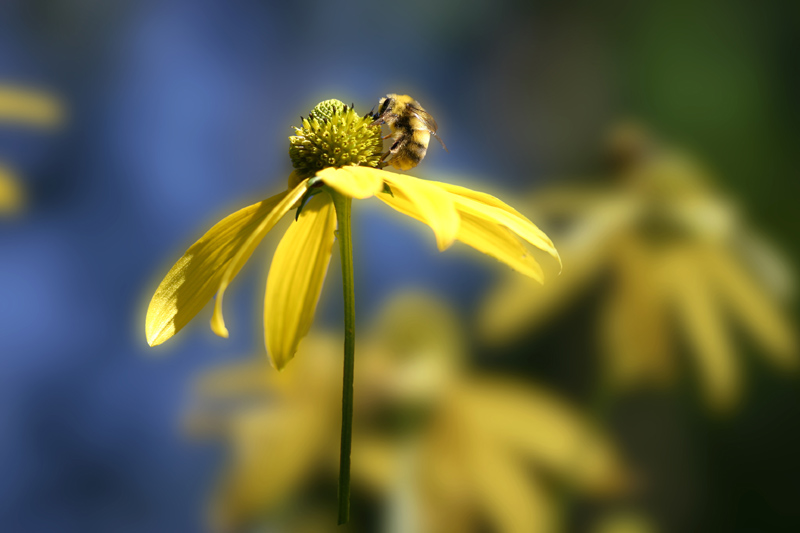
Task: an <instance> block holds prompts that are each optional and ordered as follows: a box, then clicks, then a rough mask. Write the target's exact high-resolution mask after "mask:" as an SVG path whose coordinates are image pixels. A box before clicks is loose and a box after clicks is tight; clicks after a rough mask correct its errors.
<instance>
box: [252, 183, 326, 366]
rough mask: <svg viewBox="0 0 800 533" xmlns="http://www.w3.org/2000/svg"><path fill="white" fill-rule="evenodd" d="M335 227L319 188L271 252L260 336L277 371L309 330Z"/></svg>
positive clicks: (287, 360)
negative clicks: (272, 256) (261, 333)
mask: <svg viewBox="0 0 800 533" xmlns="http://www.w3.org/2000/svg"><path fill="white" fill-rule="evenodd" d="M335 230H336V212H335V210H334V207H333V202H332V201H331V198H330V195H328V193H327V192H324V191H322V192H320V193H319V194H317V195H315V196H314V197H312V198H311V199H310V200H309V201H308V203H307V204H306V206H305V207H304V208H303V211H302V213H300V217H299V218H298V219H297V220H296V221H294V222H293V223H292V225H291V226H290V227H289V230H288V231H287V232H286V235H284V236H283V239H281V242H280V244H278V248H277V250H276V251H275V257H274V258H273V259H272V266H271V267H270V270H269V276H268V278H267V292H266V295H265V297H264V340H265V343H266V346H267V353H268V354H269V357H270V360H271V362H272V364H273V366H275V368H277V369H278V370H280V369H282V368H283V367H284V366H285V365H286V363H287V362H289V360H290V359H291V358H292V357H294V354H295V352H296V351H297V346H298V345H299V344H300V341H301V340H302V338H303V337H305V336H306V334H307V333H308V330H309V329H310V328H311V322H312V321H313V319H314V311H315V310H316V307H317V301H318V300H319V295H320V291H321V290H322V282H323V281H324V280H325V273H326V272H327V270H328V263H329V262H330V259H331V248H332V247H333V241H334V239H335V234H334V231H335Z"/></svg>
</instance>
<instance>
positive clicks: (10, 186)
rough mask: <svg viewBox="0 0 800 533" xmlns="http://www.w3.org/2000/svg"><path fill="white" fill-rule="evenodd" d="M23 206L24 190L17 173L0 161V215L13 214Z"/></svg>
mask: <svg viewBox="0 0 800 533" xmlns="http://www.w3.org/2000/svg"><path fill="white" fill-rule="evenodd" d="M24 207H25V190H24V189H23V188H22V184H21V182H20V180H19V177H18V176H17V174H16V173H15V172H14V171H13V170H11V168H9V167H7V166H5V165H3V164H2V163H0V216H8V215H15V214H17V213H19V212H20V211H22V209H23V208H24Z"/></svg>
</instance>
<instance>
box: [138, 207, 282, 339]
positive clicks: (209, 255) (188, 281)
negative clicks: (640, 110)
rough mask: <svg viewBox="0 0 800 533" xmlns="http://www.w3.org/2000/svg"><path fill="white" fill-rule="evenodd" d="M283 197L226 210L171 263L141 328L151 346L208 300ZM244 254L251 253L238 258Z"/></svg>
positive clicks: (180, 325) (168, 335) (194, 313)
mask: <svg viewBox="0 0 800 533" xmlns="http://www.w3.org/2000/svg"><path fill="white" fill-rule="evenodd" d="M286 198H287V193H286V192H283V193H281V194H278V195H275V196H273V197H271V198H268V199H267V200H264V201H262V202H259V203H257V204H253V205H251V206H248V207H245V208H244V209H240V210H239V211H237V212H235V213H233V214H231V215H228V216H227V217H225V218H224V219H222V220H221V221H220V222H218V223H217V224H215V225H214V227H212V228H211V229H210V230H208V232H207V233H206V234H205V235H203V236H202V237H200V239H199V240H198V241H197V242H195V243H194V244H193V245H192V246H191V247H190V248H189V249H188V250H187V251H186V253H185V254H184V255H183V257H181V258H180V259H179V260H178V262H177V263H175V265H174V266H173V267H172V268H171V269H170V271H169V272H168V273H167V275H166V276H165V277H164V280H163V281H162V282H161V284H160V285H159V286H158V288H157V289H156V292H155V294H154V295H153V299H152V300H151V301H150V306H149V307H148V309H147V318H146V319H145V331H146V334H147V342H148V343H149V344H150V345H151V346H156V345H158V344H161V343H162V342H164V341H166V340H167V339H169V338H170V337H172V336H173V335H175V333H177V332H178V331H180V330H181V328H183V327H184V326H185V325H186V324H188V323H189V321H190V320H191V319H192V318H193V317H194V316H195V315H196V314H197V313H198V312H199V311H200V309H202V308H203V307H204V306H205V305H206V303H207V302H208V301H209V300H210V299H211V297H212V296H213V295H214V293H215V292H217V289H218V287H219V285H220V282H221V280H222V278H223V276H224V274H225V272H226V268H227V267H228V266H229V265H230V264H231V263H232V261H233V259H234V257H235V256H236V255H237V254H238V253H239V252H240V250H241V249H242V247H243V246H244V245H245V243H247V242H248V241H250V240H252V239H251V237H253V236H255V237H254V238H255V239H257V240H260V238H261V237H263V234H262V232H261V231H260V230H261V229H262V228H264V227H265V223H266V222H268V221H269V220H271V219H272V218H274V217H271V215H272V213H273V212H274V211H275V210H276V207H277V206H278V205H279V204H282V201H284V200H285V199H286ZM263 233H265V232H263ZM258 235H260V237H259V236H258ZM250 251H251V252H252V250H250ZM247 257H249V253H248V254H247V256H245V257H243V258H242V259H243V260H246V259H247ZM243 262H244V261H241V263H242V264H243ZM237 271H238V269H237ZM235 273H236V272H233V274H235Z"/></svg>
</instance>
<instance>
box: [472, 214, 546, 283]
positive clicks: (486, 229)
mask: <svg viewBox="0 0 800 533" xmlns="http://www.w3.org/2000/svg"><path fill="white" fill-rule="evenodd" d="M457 238H458V240H459V241H461V242H463V243H464V244H468V245H469V246H472V247H473V248H475V249H476V250H478V251H479V252H483V253H485V254H486V255H490V256H492V257H494V258H495V259H497V260H498V261H501V262H503V263H505V264H507V265H508V266H510V267H511V268H513V269H514V270H516V271H517V272H519V273H520V274H524V275H526V276H528V277H531V278H533V279H535V280H536V281H538V282H539V283H542V282H543V281H544V273H543V272H542V267H541V266H540V265H539V263H537V262H536V260H535V259H534V258H533V256H531V255H530V254H529V253H528V250H526V249H525V246H523V244H522V243H521V242H520V241H519V240H518V239H517V238H516V237H515V236H514V235H513V234H512V233H511V232H510V231H509V230H507V229H506V228H504V227H503V226H500V225H497V224H493V223H489V224H487V223H486V221H485V220H484V219H482V218H480V217H476V216H474V215H472V214H470V213H461V227H460V228H459V230H458V237H457Z"/></svg>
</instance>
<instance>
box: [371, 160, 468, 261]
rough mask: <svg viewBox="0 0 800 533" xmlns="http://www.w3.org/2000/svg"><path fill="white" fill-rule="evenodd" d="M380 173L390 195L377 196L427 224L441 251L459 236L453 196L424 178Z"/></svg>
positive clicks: (459, 221)
mask: <svg viewBox="0 0 800 533" xmlns="http://www.w3.org/2000/svg"><path fill="white" fill-rule="evenodd" d="M383 174H384V181H385V182H386V183H387V184H389V185H390V186H391V188H392V194H391V195H389V194H381V195H378V198H380V199H381V200H382V201H383V202H384V203H386V204H388V205H389V206H390V207H392V208H394V209H396V210H397V211H400V212H401V213H403V214H405V215H408V216H410V217H412V218H416V219H417V220H419V221H421V222H424V223H425V224H427V225H428V226H430V227H431V229H432V230H433V233H434V235H436V245H437V246H438V248H439V250H440V251H443V250H446V249H447V248H449V247H450V245H451V244H453V241H455V239H456V236H457V235H458V231H459V226H460V223H461V219H460V218H459V216H458V212H457V211H456V206H455V203H454V202H453V195H451V194H449V193H447V192H446V191H443V190H442V189H441V188H439V187H436V186H434V185H431V183H430V182H427V181H425V180H421V179H418V178H412V177H411V176H405V175H402V174H395V173H393V172H383Z"/></svg>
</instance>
